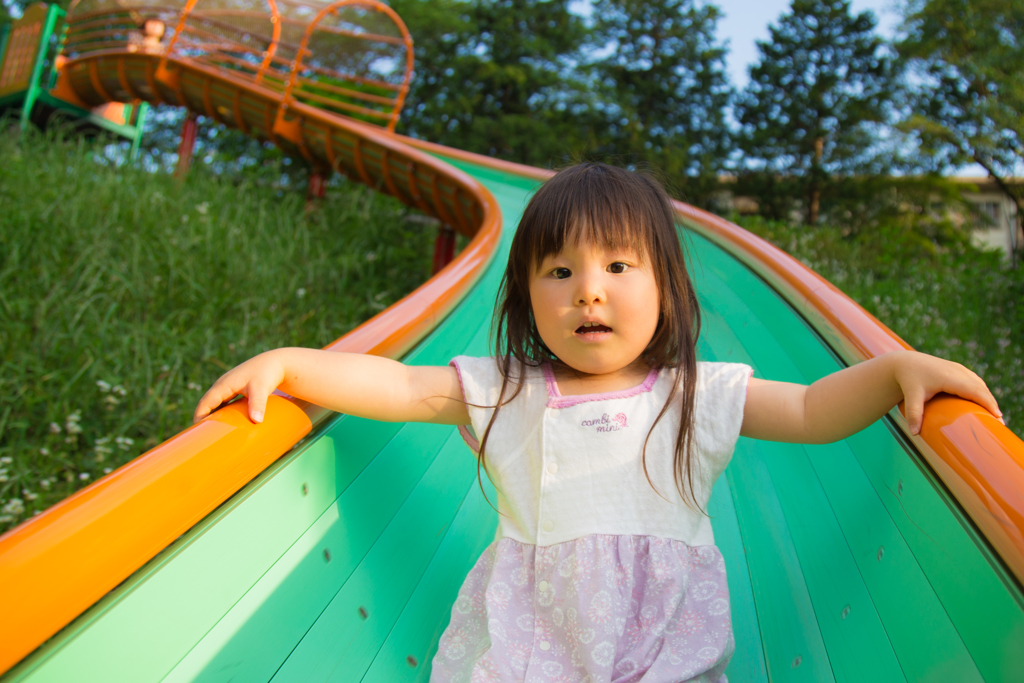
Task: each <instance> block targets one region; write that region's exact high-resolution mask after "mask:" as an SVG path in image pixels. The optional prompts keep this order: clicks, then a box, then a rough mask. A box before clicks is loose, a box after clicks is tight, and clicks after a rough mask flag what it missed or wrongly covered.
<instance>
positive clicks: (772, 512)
mask: <svg viewBox="0 0 1024 683" xmlns="http://www.w3.org/2000/svg"><path fill="white" fill-rule="evenodd" d="M60 78H61V79H62V86H59V88H60V87H63V88H64V89H63V90H60V89H58V92H63V93H64V94H65V95H68V96H73V97H75V98H77V99H78V101H80V102H81V103H83V104H86V105H92V106H95V105H98V104H101V103H102V102H104V101H111V100H114V101H118V100H124V101H129V100H133V99H141V100H147V101H152V102H158V101H162V102H167V103H171V104H177V105H180V106H186V107H188V108H189V109H190V110H192V111H196V112H201V113H206V114H207V115H210V116H212V117H214V118H219V120H222V121H224V122H225V123H228V124H229V125H235V126H236V127H239V128H241V129H242V130H246V131H247V132H249V133H250V134H252V135H255V136H258V137H263V138H265V139H270V140H273V141H275V142H276V143H277V144H280V145H281V146H282V147H284V148H286V149H288V150H289V151H292V152H294V153H298V154H304V155H307V156H308V157H309V158H311V160H313V161H314V162H315V163H320V164H323V166H324V167H326V168H330V169H334V170H337V171H339V172H342V173H345V174H346V175H347V176H348V177H350V178H352V179H354V180H359V181H362V182H366V183H367V184H369V185H371V186H374V187H377V188H379V189H380V190H381V191H386V192H389V193H391V194H393V195H395V196H397V197H399V198H400V199H402V200H403V201H406V202H407V203H409V204H411V205H414V206H417V207H418V208H420V209H422V210H424V211H425V212H427V213H429V214H431V215H434V216H437V217H439V218H441V219H442V220H443V221H444V222H445V223H448V224H450V225H452V226H453V227H455V228H456V229H458V230H461V231H463V232H464V233H465V234H467V235H470V236H472V237H473V239H472V241H471V242H470V245H469V247H467V249H466V250H464V251H463V253H462V254H460V255H459V257H458V258H456V259H455V261H453V262H452V263H451V264H449V265H448V267H447V268H445V269H444V270H442V271H441V272H440V273H439V274H438V275H437V276H436V277H435V278H433V279H432V280H431V281H429V282H428V283H426V284H425V285H424V286H423V287H422V288H421V289H420V290H417V292H415V293H414V294H412V295H410V297H408V298H407V299H406V300H403V301H402V302H399V304H396V306H395V307H393V308H392V309H389V310H388V311H385V312H384V313H382V314H381V315H380V316H378V317H377V318H375V319H374V320H371V321H370V322H369V323H367V324H366V325H364V326H363V327H361V328H360V329H359V330H357V331H355V332H354V333H353V334H351V335H348V336H347V337H345V338H343V339H341V340H339V341H338V342H336V343H335V344H333V345H332V346H331V347H330V348H336V349H344V350H359V351H363V352H374V353H383V354H387V355H391V356H393V357H401V358H402V359H403V360H404V361H405V362H408V363H413V364H443V363H446V362H447V361H448V359H450V358H451V357H452V356H454V355H457V354H462V353H465V354H473V355H483V354H486V353H487V352H488V348H489V347H488V334H489V323H490V312H491V307H492V305H493V301H494V296H495V291H496V287H497V283H498V279H499V277H500V272H501V268H502V265H503V262H504V257H505V254H506V252H507V249H508V243H509V240H510V238H511V233H512V230H513V229H514V226H515V225H516V223H517V221H518V218H519V215H520V213H521V211H522V208H523V206H524V204H525V202H526V200H527V199H528V197H529V195H530V193H531V192H532V190H533V189H534V188H535V187H536V185H537V182H538V180H539V179H541V178H542V177H543V176H544V172H543V171H539V170H537V169H527V168H524V167H518V166H516V165H513V164H505V163H501V162H495V161H493V160H489V159H484V158H482V157H477V156H475V155H471V154H466V153H463V152H459V151H457V150H451V149H447V148H441V147H437V146H434V145H429V144H427V143H421V142H416V141H412V140H408V139H405V138H401V137H400V136H394V135H389V134H386V133H384V132H382V131H381V130H380V129H378V128H375V127H372V126H369V125H366V124H363V123H359V122H354V121H352V120H350V119H347V118H342V117H341V116H338V115H337V114H336V113H331V112H324V111H323V110H321V109H318V108H315V107H312V106H308V105H306V104H304V103H303V102H301V101H298V100H295V101H293V102H292V103H291V105H290V106H289V107H288V111H287V113H286V115H285V116H283V120H284V124H285V125H281V124H279V125H276V126H275V123H277V121H278V116H279V114H280V104H281V103H282V101H284V100H285V98H286V97H287V94H286V92H282V91H281V90H274V89H273V88H270V87H263V86H260V85H254V84H253V83H252V82H251V81H250V80H246V79H243V78H239V77H238V76H236V75H234V74H232V73H230V72H226V71H225V70H224V69H217V68H214V67H211V66H208V65H204V64H198V63H196V62H195V61H194V60H190V59H187V58H184V57H182V58H167V57H161V56H160V55H153V54H145V53H140V52H138V51H136V52H129V51H126V50H121V51H114V50H108V51H105V52H104V53H102V54H97V55H93V56H88V57H82V58H79V59H73V60H71V61H70V62H68V63H67V64H66V65H65V66H64V68H63V69H62V72H61V75H60ZM677 208H678V209H679V213H680V221H681V225H682V226H684V227H685V228H688V229H685V230H683V231H682V232H681V238H682V239H684V240H685V241H686V242H687V245H688V247H689V248H690V250H691V254H692V256H693V262H694V264H695V269H694V272H695V280H696V285H697V288H698V292H699V293H700V297H701V304H702V307H703V311H704V313H705V319H706V321H707V322H706V328H705V330H704V333H703V336H702V338H701V348H700V350H701V355H702V357H703V358H704V359H706V360H730V361H741V362H746V363H749V364H750V365H752V366H753V367H754V368H755V373H756V374H757V376H761V377H768V378H772V379H779V380H787V381H795V382H811V381H813V380H814V379H816V378H818V377H820V376H822V375H824V374H826V373H829V372H832V371H834V370H836V369H837V368H840V367H842V366H843V365H845V364H848V363H851V362H855V361H856V360H859V359H862V358H865V357H869V356H871V355H876V354H878V353H881V352H884V351H886V350H890V349H892V348H897V347H898V346H899V343H900V342H899V341H898V339H896V338H895V337H894V335H892V334H891V333H890V332H888V330H886V329H885V328H884V327H882V326H881V325H880V324H878V323H877V321H874V320H873V319H872V318H871V317H870V316H869V315H867V314H866V313H864V312H863V311H862V310H860V309H859V308H858V307H857V306H856V304H853V303H852V302H850V301H849V300H848V299H845V297H843V296H842V295H841V294H839V293H838V292H836V291H835V290H834V289H833V288H830V287H829V286H828V285H827V283H824V282H823V281H821V280H820V279H819V278H816V276H814V275H813V274H812V273H809V272H808V271H807V270H806V269H805V268H803V267H802V266H800V265H799V264H798V263H796V262H795V261H793V260H792V259H789V258H788V257H786V256H784V255H782V254H781V253H779V252H778V251H777V250H774V249H773V248H771V247H770V246H768V245H766V244H765V243H763V242H761V241H760V240H757V239H756V238H753V237H751V236H749V235H746V234H744V233H743V232H742V231H741V230H739V229H738V228H735V226H730V225H728V224H727V223H725V222H724V221H721V220H720V219H716V218H714V217H712V216H709V215H707V214H703V213H702V212H699V211H697V210H695V209H692V208H691V207H686V206H683V205H680V206H678V207H677ZM502 223H503V224H504V225H505V226H506V227H507V229H506V230H504V231H503V232H502V231H501V230H500V227H501V224H502ZM1022 462H1024V446H1022V444H1021V443H1020V441H1019V440H1017V439H1015V437H1013V436H1012V435H1010V433H1009V432H1008V430H1006V429H1005V428H1004V427H1002V426H1001V425H998V423H996V422H995V421H994V420H993V419H991V418H990V417H987V416H986V415H984V414H982V411H980V410H977V409H975V408H971V407H970V406H969V405H968V404H965V403H964V402H962V401H955V400H953V399H939V400H938V401H935V402H933V403H932V404H931V405H930V407H929V412H928V422H927V424H926V429H925V430H924V436H923V438H913V439H912V438H910V437H908V436H907V435H906V433H905V431H904V430H903V426H902V421H901V418H900V417H899V414H898V412H896V411H894V413H893V415H892V416H891V417H888V418H886V419H884V420H882V421H880V422H878V423H877V424H875V425H873V426H872V427H870V428H869V429H867V430H865V431H863V432H861V433H860V434H857V435H855V436H854V437H851V438H850V439H847V440H846V441H843V442H840V443H837V444H830V445H826V446H794V445H788V444H772V443H765V442H754V441H749V440H746V439H741V440H740V443H739V446H738V448H737V451H736V454H735V456H734V459H733V461H732V463H731V464H730V466H729V468H728V469H727V471H726V475H725V476H724V477H722V478H721V479H720V481H719V482H718V484H717V485H716V488H715V491H714V495H713V497H712V500H711V503H710V510H709V511H710V513H711V515H712V517H713V525H714V529H715V534H716V539H717V541H718V544H719V546H720V548H721V549H722V552H723V554H724V555H725V558H726V565H727V568H728V571H729V581H730V592H731V596H732V610H733V623H734V630H735V634H736V643H737V651H736V656H735V657H734V660H733V662H732V665H731V666H730V669H729V671H728V674H729V678H730V680H732V681H763V680H769V679H770V680H779V681H782V680H787V681H788V680H793V681H804V680H806V681H830V680H853V681H865V680H868V681H904V680H906V681H928V680H936V681H939V680H941V681H949V680H955V681H982V680H985V681H1016V680H1020V679H1021V672H1022V671H1024V648H1021V647H1020V643H1022V642H1024V595H1022V592H1021V584H1020V581H1021V577H1022V576H1024V571H1022V569H1024V564H1022V563H1021V558H1022V557H1024V554H1022V552H1021V550H1022V548H1024V545H1022V542H1021V535H1022V534H1021V530H1022V529H1024V524H1022V523H1021V514H1022V512H1024V505H1022V504H1021V498H1022V496H1024V482H1022V477H1021V473H1020V466H1021V463H1022ZM1014 467H1016V469H1014ZM940 477H941V478H940ZM488 494H489V495H490V497H491V498H492V499H493V492H492V491H488ZM495 526H496V516H495V513H494V512H493V511H492V510H491V508H490V507H489V506H488V505H487V503H486V502H485V501H484V498H483V495H482V494H481V491H480V489H479V487H478V486H477V482H476V468H475V461H474V460H473V458H472V456H471V454H470V453H469V451H468V449H467V448H466V447H465V446H464V445H463V444H462V442H461V440H460V438H459V437H458V434H457V433H456V431H455V430H454V429H453V428H450V427H445V426H437V425H422V424H388V423H378V422H373V421H368V420H362V419H358V418H353V417H350V416H336V415H328V414H326V413H324V412H323V411H321V410H318V409H316V408H315V407H312V406H307V405H303V404H301V403H300V402H295V401H291V400H288V399H286V398H277V399H274V401H273V403H272V404H271V406H270V408H269V410H268V419H267V422H266V423H265V424H264V425H260V426H252V425H249V424H248V422H247V420H246V419H245V418H244V414H243V412H242V410H241V409H240V408H239V407H238V406H237V405H236V406H229V407H228V408H225V409H222V410H221V411H219V412H218V413H217V414H215V415H214V416H213V417H212V418H210V419H208V420H206V421H204V422H203V423H201V424H200V425H197V426H195V427H193V428H191V429H189V430H186V431H185V432H183V433H182V434H181V435H179V436H177V437H175V438H174V439H171V440H170V441H169V442H167V443H165V444H162V445H161V446H158V447H157V448H156V449H154V450H153V451H151V452H150V453H147V454H146V455H144V456H142V457H141V458H139V459H138V460H136V461H134V462H133V463H130V464H129V465H127V466H125V467H124V468H121V469H120V470H118V471H116V472H114V473H113V474H111V475H110V476H108V477H107V478H105V479H104V480H101V481H99V482H96V483H95V484H94V485H93V486H91V487H89V488H88V489H85V490H84V491H82V492H80V493H79V494H77V495H76V496H74V497H72V498H71V499H69V501H66V502H65V503H62V504H61V505H59V506H57V507H55V508H53V509H51V510H50V511H48V512H47V513H44V514H43V515H40V517H39V518H36V519H34V520H32V521H30V522H29V523H27V524H25V525H23V526H22V527H19V528H18V529H16V530H14V531H13V532H12V533H10V534H8V535H7V536H5V537H3V538H2V539H0V591H2V594H0V604H3V605H4V619H3V620H2V623H0V629H3V631H2V632H0V642H3V643H4V644H5V645H4V648H3V649H2V650H3V651H2V653H0V657H2V660H3V661H2V662H0V666H2V668H5V669H6V668H8V667H11V666H12V665H13V668H11V669H10V670H9V671H8V673H7V674H6V676H4V678H3V680H4V681H93V680H95V681H150V680H153V681H156V680H166V681H179V680H181V681H185V680H204V681H206V680H209V681H229V680H233V681H264V680H275V681H286V680H288V681H290V680H295V681H309V680H318V681H319V680H338V681H403V680H409V681H412V680H426V679H427V678H428V677H429V669H430V659H431V657H432V656H433V653H434V651H435V649H436V645H437V640H438V637H439V636H440V634H441V632H442V631H443V629H444V626H445V625H446V623H447V621H448V614H449V612H450V609H451V606H452V604H453V601H454V598H455V595H456V592H457V590H458V587H459V585H460V583H461V581H462V578H463V577H464V576H465V574H466V572H467V571H468V570H469V568H470V566H471V565H472V563H473V562H474V561H475V559H476V557H477V556H478V555H479V553H480V552H481V550H482V549H483V548H485V547H486V546H487V544H488V543H489V542H490V541H491V540H492V538H493V534H494V530H495ZM179 534H181V535H180V537H179ZM54 634H55V635H54ZM51 636H53V637H52V638H51ZM47 638H49V640H47ZM44 641H45V642H44ZM19 660H20V661H19Z"/></svg>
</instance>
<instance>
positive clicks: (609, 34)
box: [591, 0, 731, 204]
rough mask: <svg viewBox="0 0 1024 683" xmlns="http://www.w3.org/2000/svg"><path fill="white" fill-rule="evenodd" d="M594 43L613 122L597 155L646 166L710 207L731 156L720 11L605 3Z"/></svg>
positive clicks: (688, 4)
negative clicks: (603, 54)
mask: <svg viewBox="0 0 1024 683" xmlns="http://www.w3.org/2000/svg"><path fill="white" fill-rule="evenodd" d="M594 16H595V17H596V21H595V27H594V36H593V38H592V39H591V43H592V45H593V46H595V47H601V48H602V49H604V50H605V51H608V52H610V54H609V55H608V56H607V57H605V58H603V59H601V60H599V61H597V62H596V64H594V66H593V69H594V72H595V74H596V76H597V78H598V79H599V83H600V87H601V96H602V100H603V106H604V111H605V115H606V116H607V123H606V124H605V126H604V130H605V131H606V132H605V134H604V135H603V136H600V143H599V147H598V149H599V150H601V151H605V152H607V153H610V154H612V155H615V156H617V157H619V158H620V159H623V160H625V161H627V162H629V163H636V162H645V163H647V164H650V165H652V166H654V167H655V168H659V169H661V170H662V171H663V172H664V173H665V174H666V175H667V176H669V177H671V178H673V179H674V180H675V181H676V183H678V184H680V185H682V186H683V189H684V191H685V192H686V194H687V199H688V200H689V201H692V202H695V203H699V204H706V203H707V199H708V197H709V195H710V193H711V192H712V190H713V189H714V187H715V185H716V181H717V175H718V173H719V172H720V171H721V170H722V168H723V165H724V164H725V161H726V159H727V157H728V154H729V151H730V139H729V134H728V127H727V126H726V123H725V120H724V111H725V107H726V106H727V105H728V104H729V100H730V97H731V88H730V87H729V84H728V81H727V78H726V75H725V72H724V67H725V63H724V60H725V48H724V46H723V45H722V44H721V43H720V42H718V40H717V39H716V36H715V26H716V23H717V21H718V19H719V17H720V16H721V12H720V11H719V9H718V8H717V7H715V6H714V5H710V4H708V5H703V4H701V5H698V4H697V3H695V2H694V1H693V0H599V1H598V2H597V3H595V5H594Z"/></svg>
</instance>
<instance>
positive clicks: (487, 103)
mask: <svg viewBox="0 0 1024 683" xmlns="http://www.w3.org/2000/svg"><path fill="white" fill-rule="evenodd" d="M568 5H569V0H468V1H460V0H396V1H395V2H392V6H393V7H394V8H395V10H396V11H397V12H398V13H399V14H400V15H401V16H402V17H403V18H404V19H405V21H406V23H407V25H408V26H409V30H410V32H411V33H412V35H413V39H414V41H415V43H416V77H415V79H414V81H413V86H412V90H411V92H410V97H409V107H408V108H407V109H406V111H405V113H404V114H403V128H404V130H406V131H408V132H410V133H411V134H413V135H417V136H420V137H423V138H426V139H429V140H432V141H434V142H439V143H443V144H447V145H451V146H454V147H458V148H460V149H466V150H470V151H475V152H479V153H482V154H488V155H491V156H497V157H500V158H504V159H509V160H512V161H518V162H521V163H528V164H535V165H541V166H546V165H552V164H558V163H560V162H561V161H563V160H564V159H565V158H567V156H568V155H570V154H571V153H572V152H573V151H574V148H575V147H578V146H579V145H581V144H583V143H582V142H579V141H580V140H582V139H584V138H585V137H586V126H584V125H582V124H581V123H580V122H579V121H578V120H577V119H576V118H575V117H576V115H577V114H578V113H580V112H581V111H582V112H583V113H584V114H585V113H586V111H588V110H589V108H590V107H589V106H587V104H586V102H587V101H588V100H589V99H590V96H589V94H588V93H587V88H586V87H585V85H584V84H582V83H581V82H580V81H579V79H576V78H574V77H573V74H572V67H573V65H574V64H576V63H577V61H578V50H579V48H580V46H581V45H582V44H583V42H584V39H585V37H586V34H587V30H586V27H585V26H584V23H583V20H582V19H581V18H580V17H578V16H576V15H574V14H572V13H570V12H569V9H568Z"/></svg>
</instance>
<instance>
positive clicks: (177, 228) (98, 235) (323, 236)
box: [0, 134, 434, 531]
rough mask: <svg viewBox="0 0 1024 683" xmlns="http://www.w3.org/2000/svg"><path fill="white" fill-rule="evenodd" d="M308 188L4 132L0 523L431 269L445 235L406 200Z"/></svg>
mask: <svg viewBox="0 0 1024 683" xmlns="http://www.w3.org/2000/svg"><path fill="white" fill-rule="evenodd" d="M304 202H305V196H304V193H303V192H302V191H296V190H288V189H282V188H275V187H273V186H268V185H266V184H257V183H256V182H254V181H251V180H247V179H246V177H237V176H235V177H218V176H214V175H211V174H210V173H209V172H208V171H206V170H205V169H204V168H203V167H201V166H197V167H195V168H194V169H193V171H192V173H191V174H190V176H189V177H188V179H187V181H186V182H184V183H178V182H176V181H175V180H174V179H173V178H171V177H169V176H167V175H166V174H162V173H147V172H145V171H142V170H139V169H136V168H132V167H117V166H116V165H115V164H112V163H110V162H109V161H106V160H105V158H104V156H103V154H102V148H100V147H97V146H95V145H93V144H90V143H85V142H81V141H76V140H60V139H44V138H43V137H42V136H40V135H28V136H23V137H21V138H18V137H17V136H14V135H8V134H4V135H0V206H2V207H3V208H2V211H0V362H2V367H0V531H2V530H4V529H6V528H9V527H10V526H12V525H14V524H16V523H18V522H19V521H21V520H23V519H25V518H26V517H28V516H30V515H32V514H33V513H34V512H37V511H39V510H42V509H45V508H46V507H48V506H50V505H52V504H53V503H55V502H57V501H58V500H60V499H61V498H63V497H65V496H67V495H69V494H70V493H72V492H74V491H75V490H77V489H78V488H80V487H82V486H85V485H86V484H88V483H89V482H90V481H92V480H94V479H96V478H97V477H99V476H102V475H103V473H105V472H109V471H110V470H111V469H112V468H116V467H118V466H119V465H121V464H124V463H125V462H127V461H128V460H130V459H132V458H134V457H136V456H138V455H139V454H140V453H142V452H143V451H145V450H147V449H149V448H151V447H152V446H154V445H156V444H158V443H160V442H161V441H163V440H165V439H166V438H168V437H170V436H172V435H173V434H175V433H176V432H178V431H179V430H181V429H183V428H184V427H186V426H188V425H189V424H190V422H191V420H190V417H191V413H192V410H193V408H194V407H195V404H196V402H197V400H198V399H199V397H200V396H201V395H202V392H203V391H204V390H205V389H206V388H207V387H208V386H209V385H210V384H211V383H212V382H213V381H214V380H215V379H216V378H217V377H218V376H219V375H220V374H221V373H222V372H224V371H225V370H227V369H228V368H230V367H232V366H233V365H235V364H237V363H239V362H241V361H242V360H244V359H246V358H248V357H250V356H252V355H255V354H256V353H258V352H260V351H263V350H266V349H270V348H273V347H278V346H286V345H301V346H322V345H324V344H326V343H328V342H330V341H332V340H334V339H336V338H337V337H339V336H341V335H342V334H344V333H346V332H348V331H349V330H351V329H352V328H353V327H355V326H356V325H358V324H359V323H361V322H362V321H364V320H366V319H367V318H369V317H371V316H372V315H373V314H375V313H377V312H378V311H380V310H382V309H384V308H385V307H386V306H388V305H389V304H391V303H392V302H394V301H396V300H397V299H399V298H401V297H402V296H403V295H405V294H406V293H408V292H409V291H411V290H412V289H413V288H415V287H416V286H417V285H419V284H420V283H421V282H423V281H424V280H425V279H426V278H427V277H428V276H429V271H430V260H431V253H432V243H433V237H434V235H433V232H432V231H431V230H429V229H427V228H424V227H422V225H421V224H417V223H414V222H410V221H406V220H404V218H405V216H406V214H407V209H406V208H405V207H403V206H402V205H401V204H399V203H398V202H397V201H395V200H392V199H390V198H388V197H385V196H383V195H380V194H377V193H374V192H372V191H369V190H367V189H365V188H363V187H361V186H355V185H344V184H343V185H340V186H338V187H335V188H332V189H331V190H330V191H329V192H328V196H327V197H326V198H325V199H324V200H323V201H322V202H321V203H320V206H319V207H318V208H317V209H316V210H314V211H312V212H306V211H305V210H304Z"/></svg>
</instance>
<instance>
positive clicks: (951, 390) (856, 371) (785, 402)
mask: <svg viewBox="0 0 1024 683" xmlns="http://www.w3.org/2000/svg"><path fill="white" fill-rule="evenodd" d="M940 392H946V393H947V394H955V395H956V396H960V397H961V398H966V399H968V400H971V401H974V402H975V403H978V404H980V405H982V406H983V407H985V408H986V409H988V410H989V412H991V413H992V414H993V415H995V416H997V417H1002V412H1000V410H999V406H998V405H997V404H996V400H995V398H994V397H993V396H992V393H991V392H990V391H989V390H988V387H987V386H985V382H984V381H983V380H982V379H981V378H980V377H978V376H977V375H976V374H974V373H973V372H971V371H970V370H968V369H967V368H965V367H964V366H962V365H960V364H959V363H953V362H951V361H947V360H942V359H941V358H935V357H934V356H929V355H926V354H923V353H917V352H915V351H893V352H891V353H887V354H885V355H882V356H878V357H877V358H872V359H871V360H868V361H864V362H863V363H858V364H857V365H854V366H852V367H849V368H846V369H845V370H840V371H839V372H836V373H833V374H831V375H828V376H826V377H822V378H821V379H819V380H818V381H817V382H815V383H814V384H812V385H810V386H803V385H800V384H789V383H786V382H769V381H767V380H762V379H755V378H751V379H750V385H749V389H748V391H747V402H746V407H745V408H744V414H743V427H742V429H741V430H740V434H742V435H743V436H749V437H751V438H754V439H764V440H766V441H788V442H791V443H831V442H833V441H839V440H840V439H845V438H846V437H848V436H850V435H851V434H855V433H857V432H859V431H860V430H862V429H864V428H865V427H867V426H868V425H870V424H871V423H873V422H874V421H875V420H878V419H879V418H881V417H882V416H883V415H885V414H886V413H888V412H889V411H890V410H891V409H892V407H893V406H894V405H896V404H897V403H899V402H900V401H904V402H905V404H904V410H905V413H906V418H907V423H908V425H909V426H910V431H911V432H912V433H914V434H917V433H918V432H920V431H921V420H922V418H923V415H924V404H925V403H926V402H927V401H928V400H929V399H931V398H932V396H935V395H936V394H938V393H940Z"/></svg>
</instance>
